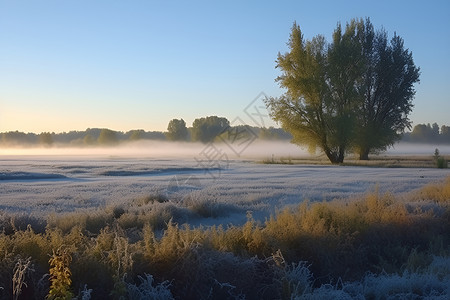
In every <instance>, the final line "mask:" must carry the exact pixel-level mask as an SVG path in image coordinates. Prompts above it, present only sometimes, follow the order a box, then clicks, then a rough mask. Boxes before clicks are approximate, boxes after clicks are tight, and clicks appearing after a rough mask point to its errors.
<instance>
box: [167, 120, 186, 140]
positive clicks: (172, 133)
mask: <svg viewBox="0 0 450 300" xmlns="http://www.w3.org/2000/svg"><path fill="white" fill-rule="evenodd" d="M166 136H167V139H169V140H170V141H186V140H187V137H188V130H187V128H186V122H185V121H184V120H183V119H180V120H178V119H172V120H170V122H169V125H168V126H167V133H166Z"/></svg>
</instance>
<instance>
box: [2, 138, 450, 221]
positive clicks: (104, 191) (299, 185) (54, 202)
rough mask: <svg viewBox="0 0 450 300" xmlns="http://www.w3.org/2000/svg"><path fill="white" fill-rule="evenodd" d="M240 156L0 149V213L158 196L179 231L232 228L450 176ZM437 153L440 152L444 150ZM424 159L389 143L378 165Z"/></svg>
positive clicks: (153, 148)
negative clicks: (198, 210)
mask: <svg viewBox="0 0 450 300" xmlns="http://www.w3.org/2000/svg"><path fill="white" fill-rule="evenodd" d="M213 150H216V151H217V152H216V153H213V152H214V151H213ZM234 150H236V149H234ZM241 150H242V151H241V152H240V153H238V154H239V155H238V154H237V153H236V151H233V149H232V148H230V147H229V145H227V144H225V143H213V144H208V145H205V144H201V143H182V142H165V141H138V142H130V143H126V144H122V145H119V146H115V147H103V148H102V147H93V148H64V147H56V146H54V147H52V148H23V149H20V148H15V149H2V150H0V155H1V156H0V187H1V192H0V210H1V211H4V212H10V213H31V214H36V215H42V214H48V213H57V214H63V213H66V212H75V211H78V210H82V211H83V210H91V209H94V210H102V209H104V208H107V207H114V206H116V205H125V206H128V205H132V204H133V203H135V202H136V201H139V199H143V198H145V197H149V196H154V195H164V197H167V199H168V200H169V201H170V203H171V204H172V205H174V207H178V208H180V209H181V210H180V214H181V215H180V219H179V221H180V222H182V223H183V222H188V223H191V224H193V225H201V224H230V223H233V224H242V223H243V222H245V220H246V214H247V212H248V211H252V212H253V214H254V215H255V216H257V218H258V219H259V220H264V218H266V217H269V216H270V215H271V214H274V213H275V212H276V211H277V210H278V209H282V208H283V207H285V206H290V205H296V204H298V203H300V202H301V201H304V200H312V201H322V200H327V201H329V200H332V199H335V198H346V197H356V196H358V195H363V194H365V193H366V192H369V191H373V190H374V189H375V187H376V188H378V189H379V190H380V191H381V192H387V191H389V192H393V193H405V192H409V191H411V190H414V189H417V188H420V187H421V186H423V185H425V184H428V183H431V182H436V181H439V180H443V179H444V178H445V177H446V176H448V175H450V172H449V170H448V169H447V170H439V169H430V168H420V167H416V168H372V167H363V166H358V167H339V166H331V165H329V164H328V163H327V161H326V160H323V159H324V158H323V156H321V155H320V154H316V155H312V156H311V155H310V154H309V153H308V152H307V151H306V150H302V149H300V148H298V147H297V146H295V145H293V144H290V143H288V142H268V141H258V140H257V141H255V142H253V143H251V144H249V145H248V147H246V148H245V149H244V148H241ZM440 150H441V153H442V154H443V155H445V154H446V153H450V152H449V151H450V147H442V148H440ZM433 151H434V146H432V145H429V146H427V145H419V146H418V145H410V144H398V145H396V146H395V148H393V149H390V150H389V151H388V152H386V154H383V155H385V156H383V157H389V156H392V157H397V156H399V155H400V156H405V155H406V156H419V157H423V156H425V160H427V161H430V162H431V159H432V158H431V157H432V153H433ZM208 157H209V158H208ZM296 159H306V161H305V162H302V163H301V164H296ZM311 159H312V160H311ZM311 162H312V163H316V162H318V163H319V165H311V164H310V163H311ZM305 163H306V164H305ZM158 205H159V204H158ZM158 205H157V206H158ZM164 205H167V204H163V205H162V206H164ZM160 206H161V205H160ZM192 206H208V207H209V206H215V210H216V212H214V213H213V214H211V215H209V214H207V217H206V218H203V217H201V216H195V215H192V214H185V213H183V212H182V210H183V209H186V208H189V207H192ZM160 208H161V209H162V207H160Z"/></svg>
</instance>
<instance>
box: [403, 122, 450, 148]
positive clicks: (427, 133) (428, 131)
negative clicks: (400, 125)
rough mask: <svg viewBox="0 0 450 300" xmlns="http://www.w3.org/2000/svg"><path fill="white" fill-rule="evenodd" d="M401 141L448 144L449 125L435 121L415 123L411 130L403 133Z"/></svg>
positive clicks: (449, 135) (449, 142)
mask: <svg viewBox="0 0 450 300" xmlns="http://www.w3.org/2000/svg"><path fill="white" fill-rule="evenodd" d="M402 141H404V142H410V143H434V144H450V126H446V125H442V126H441V127H440V128H439V125H438V124H437V123H433V124H432V125H430V123H428V124H426V125H425V124H417V125H416V126H414V128H413V130H412V132H407V133H405V134H403V137H402Z"/></svg>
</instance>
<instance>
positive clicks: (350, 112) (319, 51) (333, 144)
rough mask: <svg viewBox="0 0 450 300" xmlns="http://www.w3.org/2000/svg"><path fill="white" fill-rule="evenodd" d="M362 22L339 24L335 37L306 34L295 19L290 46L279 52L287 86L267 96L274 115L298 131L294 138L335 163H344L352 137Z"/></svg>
mask: <svg viewBox="0 0 450 300" xmlns="http://www.w3.org/2000/svg"><path fill="white" fill-rule="evenodd" d="M360 30H361V28H359V27H358V23H357V22H355V21H352V22H351V23H350V24H348V25H347V27H346V30H345V32H344V33H342V30H341V27H340V26H338V28H337V29H336V31H335V33H334V35H333V43H332V44H331V45H327V43H326V41H325V38H324V37H323V36H321V35H318V36H316V37H314V38H313V39H312V40H307V41H305V40H304V39H303V35H302V32H301V30H300V27H299V26H298V25H297V24H296V23H294V25H293V27H292V32H291V36H290V39H289V42H288V46H289V50H290V51H289V52H287V53H285V54H280V53H278V59H277V68H280V69H281V71H282V75H281V76H279V77H278V78H277V79H276V81H277V82H278V83H279V84H280V86H281V87H283V88H285V89H286V93H285V94H284V95H282V96H281V97H279V98H269V99H267V100H266V104H267V106H268V109H269V112H270V114H271V116H272V118H273V119H274V120H275V121H277V122H279V123H281V125H282V127H283V128H284V129H285V130H286V131H288V132H290V133H291V134H292V136H293V139H292V142H293V143H295V144H299V145H302V146H304V145H306V146H308V147H309V149H310V151H312V152H314V151H315V150H316V148H319V149H321V150H323V151H324V153H325V154H326V156H327V157H328V159H329V160H330V161H331V162H332V163H342V162H343V160H344V155H345V152H346V151H347V150H348V149H349V147H350V146H351V142H352V139H351V137H352V134H353V128H354V125H355V121H356V118H355V113H354V112H355V106H357V104H356V103H357V101H358V94H357V92H356V89H355V86H356V85H357V81H358V80H359V77H358V74H359V73H360V69H361V63H360V61H361V49H360V46H359V43H358V39H359V35H360Z"/></svg>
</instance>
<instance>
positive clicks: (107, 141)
mask: <svg viewBox="0 0 450 300" xmlns="http://www.w3.org/2000/svg"><path fill="white" fill-rule="evenodd" d="M97 141H98V143H99V144H100V145H105V146H111V145H115V144H117V142H118V139H117V135H116V132H115V131H113V130H110V129H106V128H104V129H102V130H101V131H100V135H99V136H98V139H97Z"/></svg>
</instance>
